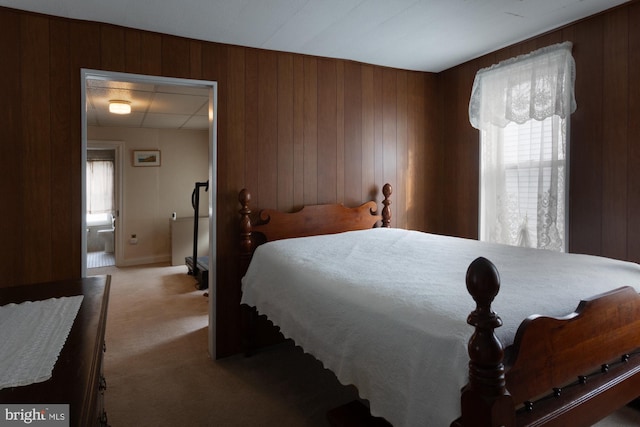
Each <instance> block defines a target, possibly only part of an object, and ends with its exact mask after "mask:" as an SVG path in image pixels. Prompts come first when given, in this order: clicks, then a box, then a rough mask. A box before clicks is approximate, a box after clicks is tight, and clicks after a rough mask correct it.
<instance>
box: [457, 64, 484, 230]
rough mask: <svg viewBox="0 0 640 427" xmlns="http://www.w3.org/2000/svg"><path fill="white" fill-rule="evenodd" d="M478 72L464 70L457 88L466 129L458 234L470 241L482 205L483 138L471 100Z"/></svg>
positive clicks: (469, 65)
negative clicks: (472, 116) (471, 110)
mask: <svg viewBox="0 0 640 427" xmlns="http://www.w3.org/2000/svg"><path fill="white" fill-rule="evenodd" d="M476 72H477V69H476V67H474V66H472V65H471V64H466V65H464V66H463V67H462V68H461V80H460V81H459V82H460V83H459V86H458V88H457V91H456V92H457V94H458V95H457V99H459V100H460V101H461V104H460V106H459V108H458V112H459V115H460V117H464V122H465V126H463V127H462V132H463V133H462V135H461V145H460V147H459V148H460V150H461V151H460V153H459V155H460V157H459V162H460V163H459V164H460V165H464V167H463V168H460V169H459V170H458V174H459V175H458V176H459V178H460V180H459V181H458V192H459V194H460V195H461V197H460V199H459V200H460V205H459V206H460V210H459V213H460V214H461V216H460V220H461V221H460V225H461V228H460V230H459V235H460V236H462V237H467V238H470V239H477V238H478V237H479V236H478V234H479V233H478V216H479V202H480V194H479V188H480V185H479V183H480V137H479V133H478V131H476V130H475V129H474V128H473V127H472V126H471V124H470V122H469V99H470V98H471V89H472V87H473V80H474V79H475V75H476Z"/></svg>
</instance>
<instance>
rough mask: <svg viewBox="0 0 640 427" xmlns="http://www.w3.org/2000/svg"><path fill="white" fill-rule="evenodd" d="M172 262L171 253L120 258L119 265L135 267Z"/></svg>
mask: <svg viewBox="0 0 640 427" xmlns="http://www.w3.org/2000/svg"><path fill="white" fill-rule="evenodd" d="M164 262H166V263H171V255H158V256H154V257H144V258H133V259H125V260H120V262H118V264H117V266H118V267H134V266H136V265H145V264H159V263H164Z"/></svg>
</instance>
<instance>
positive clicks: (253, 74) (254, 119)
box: [218, 49, 262, 209]
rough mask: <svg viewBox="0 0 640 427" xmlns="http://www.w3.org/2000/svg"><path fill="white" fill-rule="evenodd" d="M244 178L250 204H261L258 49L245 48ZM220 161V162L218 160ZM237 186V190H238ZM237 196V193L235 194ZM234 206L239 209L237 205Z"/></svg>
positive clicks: (254, 205) (253, 207) (253, 205)
mask: <svg viewBox="0 0 640 427" xmlns="http://www.w3.org/2000/svg"><path fill="white" fill-rule="evenodd" d="M244 81H245V91H244V94H245V95H244V96H245V103H244V108H245V127H244V139H245V153H244V163H245V171H244V173H245V178H244V182H245V184H244V186H245V187H246V188H248V189H249V191H250V192H251V197H252V199H251V206H252V209H255V208H256V207H258V206H262V204H261V203H260V194H259V193H258V182H259V180H260V179H259V177H258V164H259V162H260V157H259V152H258V144H259V143H258V86H259V81H258V50H256V49H246V51H245V67H244ZM218 163H222V162H218ZM240 190H241V188H238V189H237V191H240ZM236 198H237V194H236ZM236 207H237V208H238V209H239V207H238V205H237V204H236Z"/></svg>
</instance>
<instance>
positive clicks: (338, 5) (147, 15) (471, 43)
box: [0, 0, 626, 72]
mask: <svg viewBox="0 0 640 427" xmlns="http://www.w3.org/2000/svg"><path fill="white" fill-rule="evenodd" d="M625 2H626V0H180V1H178V0H136V1H131V0H108V1H105V0H55V1H52V0H0V5H4V6H8V7H13V8H16V9H23V10H30V11H36V12H42V13H47V14H50V15H57V16H64V17H70V18H77V19H86V20H91V21H97V22H106V23H112V24H117V25H122V26H125V27H132V28H139V29H144V30H150V31H157V32H161V33H166V34H173V35H178V36H183V37H189V38H193V39H199V40H208V41H215V42H221V43H228V44H235V45H240V46H249V47H257V48H262V49H272V50H279V51H285V52H295V53H304V54H309V55H318V56H325V57H331V58H342V59H351V60H355V61H360V62H365V63H370V64H376V65H384V66H390V67H395V68H401V69H407V70H419V71H432V72H439V71H442V70H445V69H447V68H450V67H452V66H455V65H458V64H461V63H463V62H465V61H468V60H470V59H473V58H477V57H478V56H481V55H483V54H485V53H488V52H492V51H494V50H496V49H499V48H502V47H505V46H508V45H510V44H513V43H515V42H518V41H521V40H524V39H527V38H530V37H533V36H535V35H538V34H541V33H544V32H546V31H549V30H551V29H554V28H557V27H559V26H562V25H564V24H567V23H569V22H572V21H575V20H578V19H580V18H584V17H586V16H589V15H592V14H594V13H597V12H600V11H603V10H605V9H608V8H611V7H613V6H616V5H619V4H622V3H625Z"/></svg>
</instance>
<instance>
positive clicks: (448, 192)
mask: <svg viewBox="0 0 640 427" xmlns="http://www.w3.org/2000/svg"><path fill="white" fill-rule="evenodd" d="M458 74H459V72H458V68H455V69H453V70H449V71H447V72H446V73H445V74H444V75H443V77H442V79H441V81H440V84H441V87H442V91H443V93H444V94H445V95H444V96H443V98H444V99H443V111H444V117H443V120H442V126H443V129H445V131H444V135H443V139H442V144H443V149H442V162H443V165H442V175H441V176H442V178H441V180H440V181H441V183H442V185H443V187H442V190H443V191H441V192H440V197H441V199H440V203H441V204H442V222H441V224H442V229H441V233H443V234H447V235H456V234H457V229H456V224H457V222H458V215H457V212H458V203H457V197H458V193H457V191H456V190H457V188H458V184H457V182H458V178H457V175H458V170H459V169H460V168H463V167H466V165H460V164H459V163H458V160H457V158H456V152H457V151H458V147H457V146H458V145H459V142H458V141H459V139H460V133H461V131H462V130H461V128H462V125H461V123H462V120H464V118H463V117H461V116H460V115H459V114H457V111H456V109H455V106H456V105H458V103H459V102H462V101H461V100H459V98H458V97H457V92H456V86H455V82H456V81H457V79H458Z"/></svg>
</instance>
